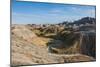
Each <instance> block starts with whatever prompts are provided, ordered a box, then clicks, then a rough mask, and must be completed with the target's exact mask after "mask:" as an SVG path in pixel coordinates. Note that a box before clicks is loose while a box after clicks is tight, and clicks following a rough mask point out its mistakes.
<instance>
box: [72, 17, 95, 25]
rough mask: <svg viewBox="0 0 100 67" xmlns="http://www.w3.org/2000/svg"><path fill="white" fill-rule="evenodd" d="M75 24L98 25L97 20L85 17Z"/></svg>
mask: <svg viewBox="0 0 100 67" xmlns="http://www.w3.org/2000/svg"><path fill="white" fill-rule="evenodd" d="M73 23H74V24H86V23H89V24H93V23H96V19H95V18H91V17H84V18H82V19H79V20H77V21H74V22H73Z"/></svg>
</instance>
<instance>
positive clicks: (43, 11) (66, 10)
mask: <svg viewBox="0 0 100 67" xmlns="http://www.w3.org/2000/svg"><path fill="white" fill-rule="evenodd" d="M83 17H95V6H83V5H74V4H73V5H72V4H57V3H40V2H20V1H17V2H16V1H15V0H13V2H12V23H13V24H56V23H61V22H63V21H75V20H78V19H81V18H83Z"/></svg>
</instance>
